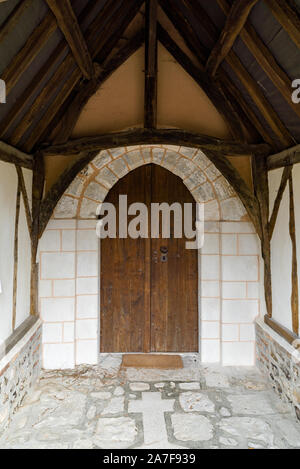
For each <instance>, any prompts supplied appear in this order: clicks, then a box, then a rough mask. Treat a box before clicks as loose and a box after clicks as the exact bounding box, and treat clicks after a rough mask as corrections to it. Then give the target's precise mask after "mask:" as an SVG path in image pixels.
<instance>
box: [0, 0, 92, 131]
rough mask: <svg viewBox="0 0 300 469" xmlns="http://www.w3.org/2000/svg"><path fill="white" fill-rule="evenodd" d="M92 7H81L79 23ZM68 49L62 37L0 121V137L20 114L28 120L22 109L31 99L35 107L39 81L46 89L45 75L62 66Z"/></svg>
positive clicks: (88, 5) (47, 95)
mask: <svg viewBox="0 0 300 469" xmlns="http://www.w3.org/2000/svg"><path fill="white" fill-rule="evenodd" d="M93 9H94V5H93V4H92V2H88V4H87V6H86V7H85V8H84V9H83V11H82V12H81V13H80V15H79V24H81V23H83V22H84V21H85V20H86V18H88V17H89V15H90V14H91V13H92V10H93ZM68 51H69V46H68V44H67V43H66V41H65V40H64V39H63V40H62V41H60V43H59V44H58V46H57V47H56V48H55V50H54V51H53V53H52V54H51V55H50V57H49V59H48V60H47V61H46V62H45V64H44V65H43V66H42V67H41V69H40V70H39V71H38V73H37V74H36V75H35V77H34V78H33V80H32V81H31V82H30V84H29V85H28V86H27V88H26V89H25V91H24V92H23V93H22V94H21V96H20V97H19V98H18V99H17V101H16V102H15V104H14V105H13V106H12V108H11V110H10V111H9V112H8V114H7V115H6V116H5V117H4V118H3V119H2V121H1V122H0V138H1V137H2V138H4V136H5V133H6V132H7V131H8V130H9V128H10V126H11V125H13V123H14V122H16V121H17V122H18V119H19V116H20V115H21V114H22V115H23V116H24V117H25V116H26V115H27V118H29V120H30V115H29V114H25V115H24V110H25V109H26V108H27V107H28V105H29V103H31V102H32V101H33V99H34V103H33V106H35V109H37V107H36V103H37V100H38V97H39V95H40V93H41V91H40V85H41V83H43V82H45V86H44V88H46V89H47V85H48V81H49V79H47V77H49V73H50V74H51V71H55V72H56V71H57V67H58V66H59V69H61V67H63V64H61V62H64V60H65V59H66V60H67V58H66V55H67V53H68ZM73 62H74V60H73V61H72V63H73ZM60 64H61V66H60ZM57 73H58V72H57ZM53 79H54V77H51V78H50V80H51V81H53ZM50 96H51V93H48V92H47V93H46V97H47V99H46V100H45V102H43V106H45V105H47V103H48V100H49V98H50ZM22 120H23V119H22ZM17 128H18V126H17V127H15V129H14V130H15V131H16V132H17ZM20 129H21V128H20Z"/></svg>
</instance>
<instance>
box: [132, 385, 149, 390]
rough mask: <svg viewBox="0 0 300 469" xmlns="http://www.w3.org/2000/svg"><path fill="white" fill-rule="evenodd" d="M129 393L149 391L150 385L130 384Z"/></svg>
mask: <svg viewBox="0 0 300 469" xmlns="http://www.w3.org/2000/svg"><path fill="white" fill-rule="evenodd" d="M130 389H131V391H149V389H150V385H149V384H148V383H131V385H130Z"/></svg>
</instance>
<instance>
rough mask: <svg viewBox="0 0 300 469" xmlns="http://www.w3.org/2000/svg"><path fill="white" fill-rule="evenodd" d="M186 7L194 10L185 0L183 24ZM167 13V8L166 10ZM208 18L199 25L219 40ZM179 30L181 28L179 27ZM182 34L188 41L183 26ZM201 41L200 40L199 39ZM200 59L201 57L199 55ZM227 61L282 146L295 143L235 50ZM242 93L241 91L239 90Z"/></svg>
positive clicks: (220, 70)
mask: <svg viewBox="0 0 300 469" xmlns="http://www.w3.org/2000/svg"><path fill="white" fill-rule="evenodd" d="M160 1H162V2H163V3H162V5H165V4H167V3H168V2H169V0H160ZM184 9H186V12H189V13H190V14H193V10H190V5H189V3H188V2H187V1H184V5H182V8H181V9H180V14H181V24H185V23H186V22H187V19H186V17H187V14H186V13H185V12H184ZM165 12H166V13H167V10H166V11H165ZM201 13H202V9H201V7H200V6H199V7H198V11H197V18H195V20H196V21H198V22H199V16H200V15H201ZM167 14H168V16H169V19H170V20H171V21H172V22H173V24H174V26H175V27H176V28H177V27H178V24H176V19H175V20H174V17H173V13H172V9H169V13H167ZM178 14H179V9H178V12H177V15H178ZM205 17H206V20H205V22H204V23H203V25H201V23H200V22H199V27H200V26H203V28H204V30H206V31H207V34H209V35H210V36H211V37H212V34H214V37H212V39H213V40H214V41H216V40H217V38H218V36H219V33H218V31H217V28H216V27H215V25H214V23H213V22H212V21H211V20H210V18H209V17H208V16H207V14H206V13H205ZM178 30H179V29H178ZM179 32H180V34H181V35H182V37H183V39H185V40H186V42H188V40H189V38H186V32H185V29H184V28H181V30H179ZM192 34H193V36H194V37H195V38H196V39H197V40H198V38H197V35H196V32H195V31H194V30H193V29H192ZM198 41H199V40H198ZM199 59H200V57H199ZM225 62H226V63H227V64H228V65H229V66H230V67H231V69H232V70H233V72H234V73H235V75H236V76H237V78H238V79H239V80H240V81H241V82H242V84H243V86H244V87H245V89H246V90H247V92H248V94H249V96H250V97H251V99H252V100H253V102H254V103H255V105H256V107H257V108H258V110H259V111H260V113H261V114H262V116H263V117H264V119H265V120H266V122H267V123H268V125H269V127H270V128H271V129H272V131H273V132H274V134H275V135H277V137H278V139H279V140H280V142H281V145H282V147H281V148H285V147H288V146H291V145H292V144H293V143H295V140H294V139H293V137H292V136H291V134H290V133H289V132H288V130H287V128H286V127H285V125H284V124H283V123H282V121H281V120H280V118H279V116H278V114H277V113H276V112H275V110H274V109H273V107H272V106H271V104H270V103H269V101H268V100H267V99H266V97H265V95H264V94H263V92H262V91H261V89H260V87H259V86H258V85H257V83H256V81H255V80H254V79H253V78H252V76H251V75H250V74H249V72H248V71H247V70H246V68H245V67H244V65H243V64H242V62H241V61H240V59H239V57H238V56H237V55H236V54H235V52H234V51H233V50H231V51H230V53H229V54H228V55H227V57H226V58H225ZM225 73H226V74H227V72H226V71H225V70H224V69H223V68H220V69H219V72H218V75H219V78H220V79H222V77H223V76H224V74H225ZM237 92H238V93H240V91H237Z"/></svg>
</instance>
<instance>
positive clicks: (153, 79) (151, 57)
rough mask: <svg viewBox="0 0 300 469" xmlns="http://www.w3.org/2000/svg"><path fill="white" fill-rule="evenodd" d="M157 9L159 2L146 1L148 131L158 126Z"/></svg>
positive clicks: (145, 118)
mask: <svg viewBox="0 0 300 469" xmlns="http://www.w3.org/2000/svg"><path fill="white" fill-rule="evenodd" d="M157 7H158V0H146V16H145V20H146V25H145V33H146V34H145V116H144V126H145V128H147V129H154V128H156V125H157Z"/></svg>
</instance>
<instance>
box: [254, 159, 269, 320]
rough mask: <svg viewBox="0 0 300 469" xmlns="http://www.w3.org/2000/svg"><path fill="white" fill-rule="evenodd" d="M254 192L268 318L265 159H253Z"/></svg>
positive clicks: (267, 232) (267, 189)
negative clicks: (257, 211)
mask: <svg viewBox="0 0 300 469" xmlns="http://www.w3.org/2000/svg"><path fill="white" fill-rule="evenodd" d="M252 168H253V182H254V192H255V196H256V198H257V200H258V204H259V212H260V225H261V246H262V257H263V260H264V285H265V300H266V308H267V313H268V316H269V317H270V318H271V317H272V311H273V307H272V271H271V240H270V233H269V182H268V171H267V165H266V160H265V158H259V157H257V156H256V155H254V156H253V158H252Z"/></svg>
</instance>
